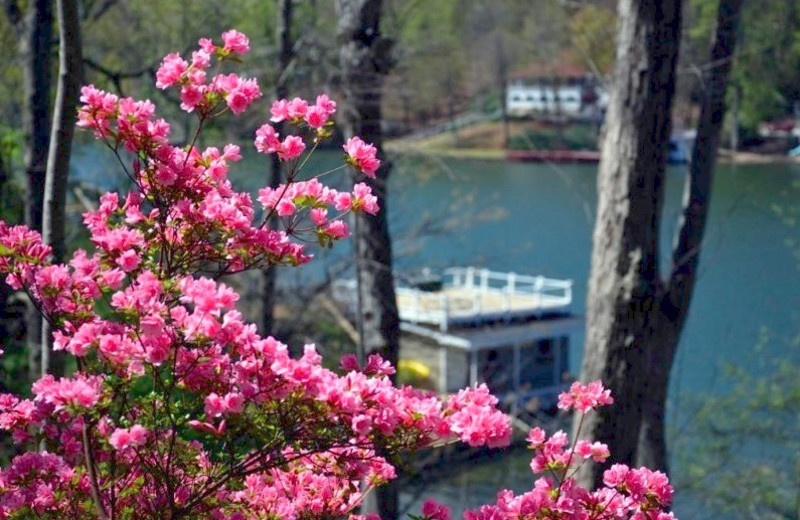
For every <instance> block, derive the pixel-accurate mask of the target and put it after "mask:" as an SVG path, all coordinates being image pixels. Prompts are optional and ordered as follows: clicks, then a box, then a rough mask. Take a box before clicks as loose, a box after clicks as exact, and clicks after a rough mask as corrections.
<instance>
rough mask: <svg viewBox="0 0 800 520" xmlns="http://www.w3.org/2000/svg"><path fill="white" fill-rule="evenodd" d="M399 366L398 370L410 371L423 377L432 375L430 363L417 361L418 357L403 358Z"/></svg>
mask: <svg viewBox="0 0 800 520" xmlns="http://www.w3.org/2000/svg"><path fill="white" fill-rule="evenodd" d="M397 368H398V370H402V371H404V372H406V371H407V372H410V373H412V374H414V375H415V376H417V377H420V378H423V379H425V378H428V377H430V375H431V369H430V368H428V365H426V364H425V363H422V362H421V361H417V360H416V359H401V360H400V361H398V363H397Z"/></svg>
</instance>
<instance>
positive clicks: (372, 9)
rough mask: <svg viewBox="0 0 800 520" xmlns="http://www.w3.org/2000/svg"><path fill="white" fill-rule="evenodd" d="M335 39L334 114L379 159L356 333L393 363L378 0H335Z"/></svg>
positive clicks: (359, 255) (361, 264) (363, 249)
mask: <svg viewBox="0 0 800 520" xmlns="http://www.w3.org/2000/svg"><path fill="white" fill-rule="evenodd" d="M335 5H336V14H337V17H338V32H339V39H340V55H339V57H340V66H341V82H340V85H341V89H342V94H343V103H342V106H341V110H340V111H339V114H340V116H341V120H342V123H343V127H344V132H345V135H346V136H347V137H350V136H354V135H360V136H363V138H364V139H365V140H367V141H369V142H371V143H373V144H374V145H375V147H376V148H377V149H378V154H379V156H380V157H381V159H382V161H383V163H382V165H381V168H380V170H379V172H378V176H377V178H376V179H374V180H372V179H368V178H366V177H364V176H363V175H358V176H357V177H358V179H357V180H358V181H360V182H366V183H367V184H368V185H369V186H370V187H371V188H372V190H373V193H374V194H375V195H376V196H377V197H378V203H379V205H380V207H381V212H380V213H379V214H378V215H377V216H376V217H371V218H368V219H366V218H362V217H361V216H360V215H357V216H356V217H355V219H356V220H355V229H354V233H353V235H354V237H353V238H354V242H355V244H354V246H355V250H356V269H357V281H358V298H359V302H360V311H361V315H360V316H358V323H359V335H360V340H361V341H360V342H361V345H360V347H361V349H363V350H362V356H361V357H362V361H363V354H369V353H373V352H376V353H379V354H380V355H381V356H383V358H384V359H387V360H389V361H391V363H392V364H393V365H395V366H396V365H397V361H398V351H399V347H400V317H399V314H398V310H397V300H396V298H395V291H394V277H393V274H392V241H391V237H390V235H389V222H388V219H387V215H388V211H387V183H388V180H389V173H390V171H391V165H390V163H389V161H388V160H386V156H385V155H384V153H383V130H382V128H381V124H382V123H383V114H382V111H381V104H382V100H383V84H384V79H385V77H386V74H388V72H389V70H390V68H391V66H392V57H391V51H392V44H393V42H392V40H390V39H388V38H386V37H385V36H384V35H383V33H382V32H381V16H382V12H383V11H382V9H383V2H382V0H336V4H335ZM376 497H377V510H378V511H377V512H378V514H379V515H380V516H381V518H383V519H384V520H393V519H396V518H397V517H398V501H397V488H396V484H391V485H389V486H387V487H386V488H383V489H380V490H378V491H376Z"/></svg>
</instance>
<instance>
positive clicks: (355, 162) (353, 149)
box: [344, 137, 381, 179]
mask: <svg viewBox="0 0 800 520" xmlns="http://www.w3.org/2000/svg"><path fill="white" fill-rule="evenodd" d="M344 151H345V153H346V154H347V157H346V160H347V164H349V165H351V166H353V167H354V168H356V169H357V170H360V171H361V172H362V173H363V174H364V175H366V176H367V177H370V178H372V179H374V178H375V175H376V173H377V171H378V168H380V166H381V161H380V160H379V159H378V158H377V150H376V148H375V147H374V146H373V145H371V144H367V143H365V142H364V141H363V140H361V138H360V137H351V138H350V139H348V140H347V142H346V143H344Z"/></svg>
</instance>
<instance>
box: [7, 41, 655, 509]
mask: <svg viewBox="0 0 800 520" xmlns="http://www.w3.org/2000/svg"><path fill="white" fill-rule="evenodd" d="M248 48H249V42H248V40H247V38H246V37H245V36H244V35H242V34H241V33H238V32H236V31H229V32H226V33H224V34H223V35H222V41H221V42H213V41H211V40H208V39H202V40H200V42H199V47H198V49H197V50H196V51H194V52H193V53H192V55H191V58H190V59H185V58H184V57H182V56H180V55H178V54H170V55H168V56H166V57H165V58H164V61H163V62H162V64H161V66H160V68H159V69H158V72H157V75H156V79H157V86H158V87H159V88H164V89H167V88H171V89H176V90H177V91H178V92H179V95H180V99H181V106H182V108H183V109H184V110H186V111H188V112H192V113H194V114H196V116H197V121H198V124H197V131H196V133H195V134H194V136H193V138H192V141H191V142H190V143H188V144H187V145H186V146H183V147H178V146H174V145H172V144H170V127H169V124H168V123H167V122H166V121H164V120H163V119H158V118H157V117H156V116H155V107H154V106H153V104H152V103H150V102H149V101H137V100H134V99H131V98H119V97H117V96H115V95H113V94H111V93H108V92H104V91H102V90H99V89H97V88H95V87H92V86H87V87H84V89H83V91H82V98H81V102H82V106H81V108H80V110H79V123H78V124H79V126H81V127H84V128H86V129H89V130H90V131H92V132H93V133H94V135H95V137H96V138H97V139H99V140H100V141H101V142H102V143H104V144H105V145H107V146H108V147H109V148H110V149H111V150H112V151H113V153H115V154H116V155H117V157H118V158H119V160H120V165H121V167H122V168H123V169H124V170H125V173H126V174H127V176H128V177H129V178H130V181H131V189H130V191H129V192H128V193H126V194H118V193H107V194H105V195H103V196H102V197H101V198H100V201H99V204H98V206H97V209H95V210H93V211H90V212H88V213H86V214H84V217H83V220H84V223H85V225H86V227H87V229H88V231H89V232H90V234H91V241H92V243H93V244H94V246H95V247H94V250H93V251H88V252H87V251H83V250H78V251H76V252H75V253H74V255H73V256H72V258H71V259H70V260H69V262H68V263H66V264H57V263H53V262H52V261H51V259H50V252H51V251H50V247H49V246H47V245H45V244H43V243H42V240H41V236H40V235H39V234H38V233H36V232H34V231H31V230H29V229H27V228H25V227H23V226H9V225H7V224H6V223H0V272H2V273H4V274H5V280H6V282H7V283H8V284H9V285H10V286H11V287H12V288H13V289H15V290H20V291H25V292H26V293H27V294H28V295H29V296H30V298H31V301H33V302H34V303H35V305H36V306H37V308H38V309H39V310H40V311H41V313H42V315H43V316H44V319H46V320H47V322H48V323H49V325H50V328H51V330H52V331H53V341H52V348H53V349H54V350H57V351H65V352H66V353H68V354H69V355H71V356H74V358H75V360H76V362H77V371H75V372H74V373H72V374H70V375H68V376H67V377H59V378H56V377H54V376H52V375H44V376H43V377H42V378H40V379H39V380H38V381H36V382H35V383H34V384H33V385H32V388H31V393H32V397H31V398H29V399H24V398H21V397H19V396H15V395H11V394H2V395H0V431H3V432H4V433H7V434H10V435H11V437H12V439H13V442H14V443H15V445H16V448H17V450H18V453H19V454H18V455H17V456H15V457H14V458H13V460H11V462H10V464H9V465H8V466H7V467H4V468H2V469H0V518H51V519H88V518H99V519H102V520H111V519H115V520H116V519H120V520H122V519H142V518H152V519H179V518H185V519H207V518H210V519H229V520H245V519H330V518H347V517H348V516H350V517H351V518H352V519H358V518H363V517H359V516H358V515H357V508H358V506H359V504H360V502H361V500H362V498H363V496H364V494H365V493H367V492H369V490H370V489H372V488H373V487H375V486H380V485H382V484H384V483H386V482H387V481H389V480H391V479H393V478H395V477H396V470H395V468H396V465H397V463H398V461H399V458H400V456H401V455H402V454H404V453H406V452H408V451H413V450H416V449H419V448H422V447H426V446H431V445H432V444H435V443H443V442H451V441H455V440H461V441H464V442H466V443H468V444H469V445H471V446H489V447H494V446H502V445H506V444H507V443H508V442H509V440H510V435H511V428H510V424H509V420H508V418H507V417H506V416H505V415H504V414H502V413H501V412H499V411H498V410H497V408H496V405H497V399H496V398H494V397H493V396H492V395H491V394H490V393H489V391H488V389H487V388H486V387H485V386H478V387H475V388H469V389H465V390H462V391H460V392H458V393H457V394H455V395H452V396H449V397H447V398H446V399H444V400H442V399H441V398H440V397H438V396H436V395H432V394H429V393H424V392H422V391H419V390H415V389H414V388H411V387H407V386H406V387H401V388H397V387H394V386H393V385H392V384H391V381H390V379H389V376H390V375H391V374H392V373H393V372H394V368H393V367H392V366H390V365H389V364H388V363H387V362H385V361H383V360H382V359H381V358H380V357H378V356H371V357H370V358H369V360H368V361H367V362H366V364H365V366H358V364H357V362H356V361H355V358H354V357H352V356H346V357H344V358H343V359H342V362H341V369H340V370H338V371H332V370H329V369H326V368H323V366H322V364H321V358H320V356H319V354H318V353H317V352H316V350H315V348H314V346H313V345H306V346H305V347H304V349H303V354H302V356H300V357H299V358H293V357H291V356H290V355H289V350H288V348H287V346H286V345H284V344H283V343H281V342H280V341H278V340H276V339H275V338H272V337H260V336H259V335H258V333H257V331H256V328H255V326H254V325H252V324H248V323H245V322H244V321H243V319H242V314H241V313H240V312H239V311H237V310H236V303H237V301H238V299H239V296H238V294H237V293H236V292H235V291H234V290H233V289H231V288H230V287H229V286H227V285H226V284H225V283H223V282H222V281H221V279H222V278H223V277H225V276H227V275H231V274H234V273H239V272H243V271H247V270H250V269H262V268H265V267H267V266H276V265H286V266H297V265H300V264H304V263H306V262H308V261H309V260H310V259H311V257H312V255H311V252H309V251H308V250H307V248H306V244H308V243H309V242H317V243H319V244H320V245H321V246H330V245H332V244H333V243H334V242H336V241H338V240H340V239H343V238H345V237H347V235H348V234H349V231H348V228H347V225H346V223H345V220H344V217H345V216H346V215H347V214H349V213H356V212H366V213H370V214H374V213H375V212H377V211H378V205H377V200H376V198H375V196H374V195H373V194H372V193H371V191H370V188H369V186H368V185H367V184H365V183H357V184H355V185H354V186H353V187H352V190H350V191H337V190H334V189H331V188H329V187H327V186H325V185H324V184H323V183H322V182H321V181H320V180H319V177H320V176H321V174H318V175H316V176H315V175H310V174H308V173H307V172H306V171H305V169H304V165H305V163H306V159H307V157H308V155H309V153H311V151H313V149H314V148H315V147H316V146H317V145H318V144H319V143H320V142H321V141H322V140H324V139H327V138H329V137H330V136H331V135H332V132H331V126H332V124H333V123H332V120H331V117H332V116H333V114H334V113H335V110H336V104H335V102H333V101H332V100H331V99H329V98H328V97H327V96H325V95H321V96H319V97H317V98H316V100H315V101H314V102H313V103H310V102H307V101H304V100H301V99H298V98H295V99H292V100H278V101H276V102H275V103H273V105H272V108H271V122H281V121H287V122H289V123H291V124H292V126H293V128H294V129H295V130H296V131H295V133H292V134H290V135H285V136H281V135H278V133H277V132H276V130H275V128H274V127H273V126H272V125H271V124H270V123H269V122H267V123H266V124H264V125H263V126H261V127H260V128H259V129H258V130H257V131H256V133H255V142H254V146H255V148H256V149H257V150H258V151H259V152H261V153H264V154H277V156H278V157H279V158H280V159H281V161H282V164H283V166H284V174H285V179H284V182H283V184H281V185H280V186H278V187H277V188H263V189H262V190H260V191H259V194H258V203H259V204H260V205H261V208H262V211H260V212H257V211H256V209H255V208H254V206H253V202H252V201H251V198H250V196H249V195H247V194H245V193H241V192H237V191H235V189H234V188H233V186H232V185H231V183H230V181H229V180H228V167H229V164H230V163H233V162H236V161H238V160H239V159H240V158H241V154H240V149H239V147H237V146H236V145H232V144H228V145H226V146H224V147H223V148H222V149H219V148H215V147H210V148H206V149H204V150H200V149H198V148H197V147H196V146H195V145H196V142H197V138H198V136H199V135H200V133H201V132H202V130H203V128H204V125H205V124H206V123H207V122H208V121H210V120H212V119H214V118H217V117H220V116H222V115H223V114H225V113H226V112H231V113H233V114H234V115H235V114H239V113H241V112H243V111H244V110H246V109H247V108H248V107H249V106H250V105H251V104H252V103H253V101H255V100H256V99H258V98H259V97H260V95H261V94H260V90H259V87H258V84H257V83H256V81H255V80H253V79H245V78H242V77H240V76H239V75H237V74H234V73H224V72H223V70H222V69H223V67H225V66H227V64H228V63H230V62H234V61H238V57H239V56H240V55H242V54H244V53H246V52H247V50H248ZM212 71H213V72H212ZM343 152H344V153H343V157H344V161H343V162H344V164H343V167H351V168H355V169H356V170H357V171H359V172H360V173H361V175H363V176H366V177H374V176H375V175H376V173H377V170H378V168H379V165H380V160H379V159H378V158H377V157H376V153H375V152H376V151H375V148H374V147H373V146H371V145H369V144H368V143H365V142H364V141H363V140H361V139H360V138H358V137H353V138H351V139H350V140H348V141H347V143H346V144H345V145H344V150H343ZM324 173H327V172H322V174H324ZM598 392H599V393H598ZM569 395H572V400H573V401H572V402H573V404H575V405H576V406H578V407H579V408H583V407H584V404H583V403H585V402H587V399H588V402H589V403H590V404H591V405H599V404H604V403H606V402H608V401H609V400H610V397H608V395H607V393H606V391H605V390H603V389H602V387H596V386H594V387H591V388H589V387H586V388H583V387H581V388H578V387H576V389H575V391H574V392H573V393H572V394H569ZM598 395H599V397H598ZM603 396H605V397H603ZM568 398H569V397H565V398H564V399H568ZM593 399H594V401H592V400H593ZM601 401H602V402H601ZM564 402H565V403H567V401H564ZM578 403H580V404H578ZM569 406H572V404H570V405H569ZM530 440H531V442H532V444H533V447H534V448H535V449H536V450H537V452H538V455H537V459H536V460H535V463H536V467H535V468H534V469H537V470H542V469H544V470H547V471H550V472H552V473H554V474H556V475H558V474H559V472H561V473H560V479H557V480H556V481H553V480H540V481H539V482H540V483H541V482H543V483H542V484H540V483H537V485H536V486H537V487H536V488H535V489H534V490H533V491H532V492H531V494H528V495H523V496H522V497H513V496H512V495H509V494H508V493H505V494H501V496H500V497H499V499H498V504H496V505H493V506H486V508H484V509H481V510H480V511H477V512H472V513H469V515H472V516H469V518H475V519H478V518H512V517H513V518H517V517H520V518H534V517H537V518H539V517H544V516H542V515H545V516H547V515H549V516H548V517H553V518H556V517H557V518H623V517H625V518H627V517H628V516H625V515H629V514H646V515H649V516H643V517H641V518H660V517H656V516H652V515H651V514H650V512H651V511H660V510H661V508H662V507H663V506H666V505H667V503H668V498H669V497H668V496H666V495H663V493H662V490H663V489H665V488H663V486H662V487H658V489H657V490H654V489H655V486H656V485H659V486H660V485H661V484H662V480H661V479H660V478H661V477H658V478H656V477H653V475H658V474H655V473H642V472H641V471H643V470H641V471H640V470H627V469H626V470H623V469H616V470H614V473H613V477H611V478H612V481H610V482H609V483H608V484H609V486H610V487H609V488H608V490H607V491H603V492H597V493H599V494H589V493H588V492H585V493H583V494H582V493H581V492H579V491H578V490H579V488H578V487H577V486H574V485H572V484H571V483H570V482H571V480H570V477H571V475H570V474H569V470H570V468H571V467H572V459H573V456H574V457H575V458H582V457H590V458H595V459H602V458H604V457H606V456H607V450H605V451H604V450H603V448H602V447H601V446H598V445H596V444H582V443H578V444H576V445H575V446H573V448H572V449H571V450H567V449H566V448H565V446H566V444H565V441H564V440H565V437H563V435H562V436H558V435H557V436H555V437H553V438H551V439H550V440H545V438H544V437H543V432H541V431H540V430H534V432H532V433H531V437H530ZM566 453H569V456H566V455H565V454H566ZM536 461H538V462H536ZM613 469H614V468H612V470H613ZM637 471H639V472H637ZM664 485H666V484H665V483H664ZM603 493H604V494H603ZM653 493H661V494H658V496H654V495H653ZM662 495H663V496H662ZM534 501H536V504H539V506H537V507H539V509H537V510H536V511H538V512H535V513H534V510H533V509H531V508H532V507H534V506H533V502H534ZM581 511H588V512H594V513H592V515H590V516H580V515H579V516H565V515H567V514H569V515H572V514H573V513H574V514H578V513H579V512H581ZM447 514H448V512H447V510H446V508H444V507H443V506H439V505H437V504H435V503H428V504H426V506H425V507H424V508H423V511H422V515H423V516H422V518H442V517H444V516H445V515H447ZM581 514H583V513H581ZM612 514H613V515H617V516H610V515H612ZM535 515H539V516H535Z"/></svg>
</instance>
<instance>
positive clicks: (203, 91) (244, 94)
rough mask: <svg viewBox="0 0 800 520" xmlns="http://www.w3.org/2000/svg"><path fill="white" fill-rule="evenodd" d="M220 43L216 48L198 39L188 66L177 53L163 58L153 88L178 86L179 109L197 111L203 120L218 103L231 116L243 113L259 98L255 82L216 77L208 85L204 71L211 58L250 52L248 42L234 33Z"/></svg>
mask: <svg viewBox="0 0 800 520" xmlns="http://www.w3.org/2000/svg"><path fill="white" fill-rule="evenodd" d="M222 41H223V45H222V46H216V45H214V43H213V42H212V41H211V40H209V39H207V38H203V39H201V40H200V42H199V48H198V49H197V50H196V51H194V52H193V53H192V59H191V62H189V61H186V60H185V59H184V58H182V57H181V55H180V54H177V53H173V54H169V55H167V56H166V57H165V58H164V60H163V61H162V62H161V65H160V66H159V68H158V71H157V72H156V87H158V88H160V89H166V88H169V87H171V86H173V85H179V86H180V96H181V108H182V109H183V110H185V111H187V112H192V111H194V110H198V111H199V112H200V113H201V114H202V115H204V116H205V115H209V114H210V113H211V112H212V111H213V109H214V108H216V106H217V105H218V104H219V103H220V101H225V103H226V105H227V107H228V108H229V109H230V110H231V112H233V113H234V114H241V113H242V112H244V111H245V110H246V109H247V107H248V106H250V104H251V103H252V102H253V101H255V100H256V99H258V98H259V97H261V90H260V89H259V88H258V83H257V82H256V80H254V79H242V78H240V77H239V76H237V75H236V74H227V75H226V74H217V75H215V76H214V77H213V78H211V81H208V75H207V72H206V69H207V68H208V67H209V66H210V65H211V60H212V57H214V56H216V57H217V58H218V59H220V60H224V59H225V58H227V57H228V56H229V55H231V54H245V53H246V52H247V51H248V50H250V41H249V40H248V39H247V37H246V36H245V35H244V34H242V33H240V32H238V31H227V32H224V33H223V34H222Z"/></svg>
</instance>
